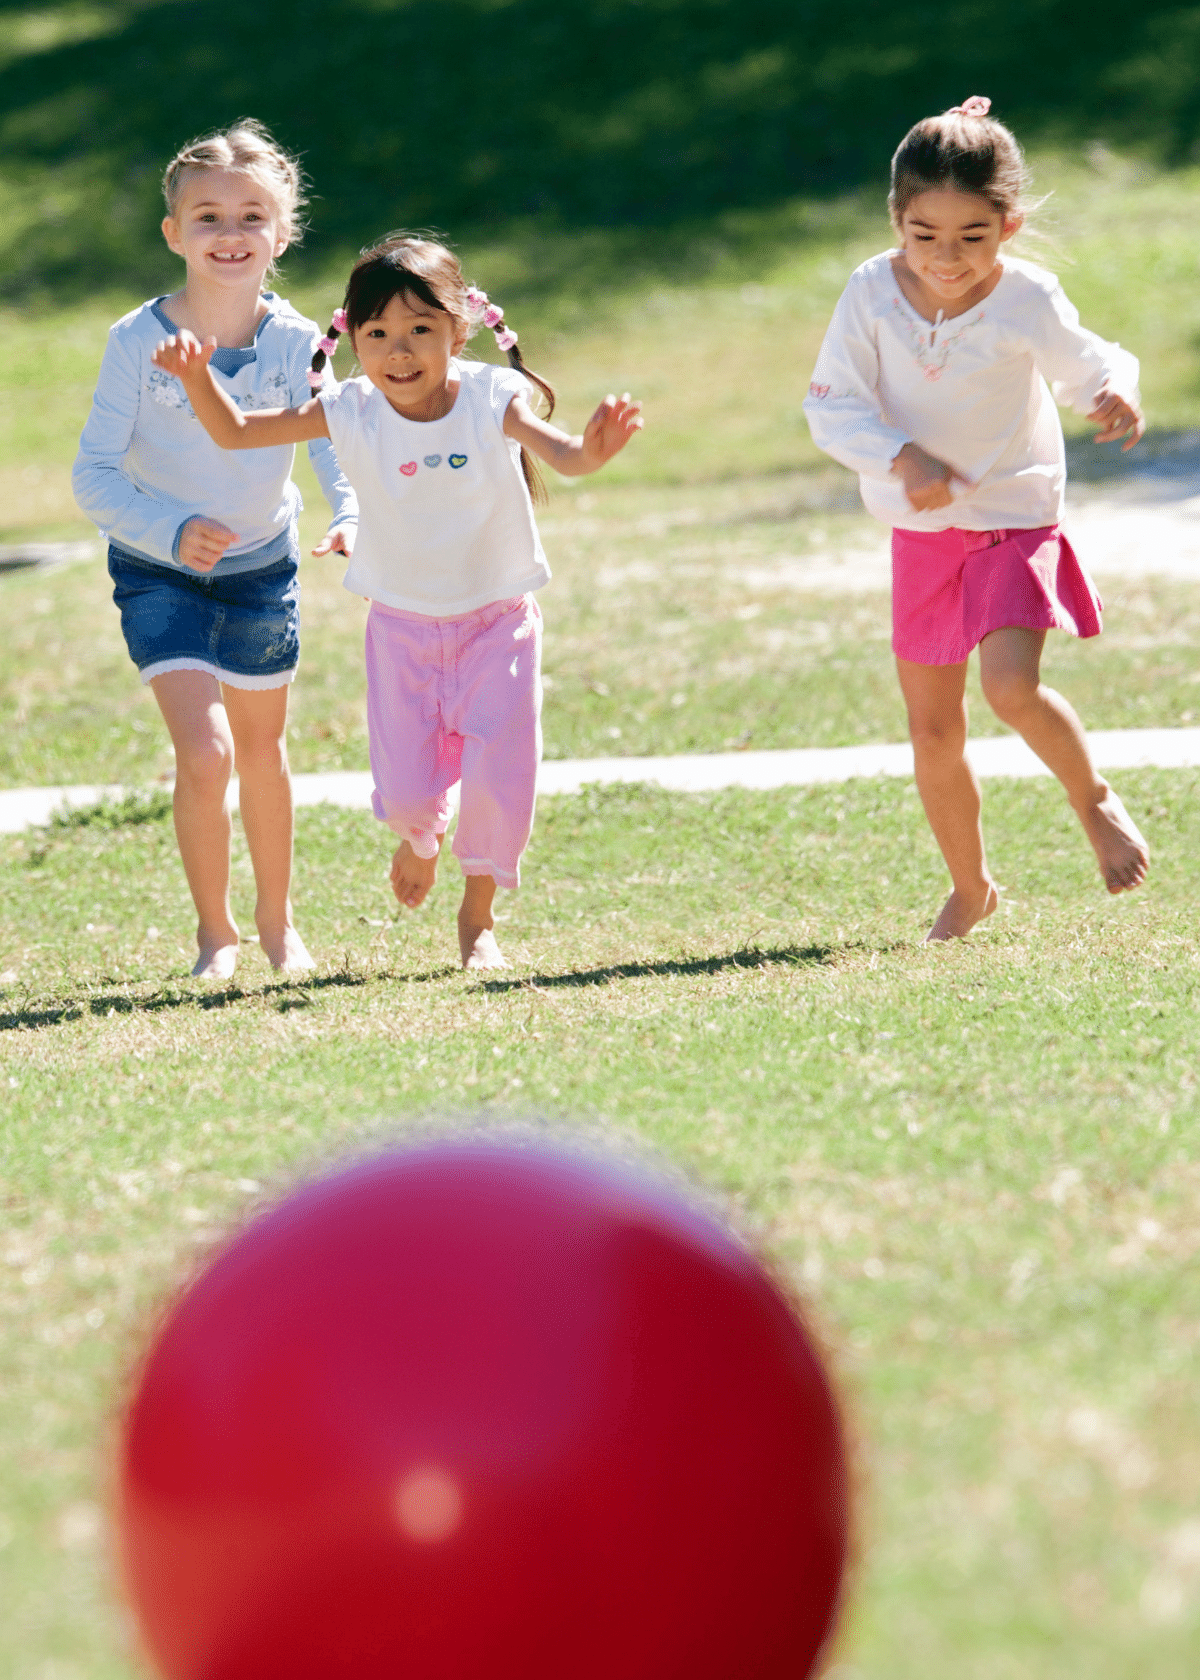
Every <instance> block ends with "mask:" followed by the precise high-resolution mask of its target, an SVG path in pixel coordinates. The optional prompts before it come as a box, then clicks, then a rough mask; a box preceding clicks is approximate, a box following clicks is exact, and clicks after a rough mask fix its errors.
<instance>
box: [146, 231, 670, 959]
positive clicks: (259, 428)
mask: <svg viewBox="0 0 1200 1680" xmlns="http://www.w3.org/2000/svg"><path fill="white" fill-rule="evenodd" d="M479 325H484V326H488V327H491V328H492V329H493V331H494V332H495V334H496V343H497V346H498V347H499V348H500V349H501V350H503V351H505V352H506V354H507V359H508V365H507V366H504V367H496V366H493V365H491V364H489V363H486V362H474V361H469V360H466V359H465V358H464V357H463V356H462V351H463V349H464V348H465V346H466V343H467V339H468V338H469V337H470V335H471V333H472V331H473V330H474V329H475V328H476V327H477V326H479ZM341 332H345V333H348V334H349V337H350V342H351V344H352V346H353V348H354V353H355V355H356V356H357V357H358V361H359V365H360V367H361V369H362V373H361V375H360V376H359V377H358V378H355V379H348V380H347V381H346V382H345V383H344V384H343V385H341V386H340V387H339V388H338V389H336V390H333V391H328V390H325V391H321V390H319V391H318V394H317V395H316V396H315V397H314V398H313V399H312V400H311V401H309V402H304V403H300V404H299V405H298V406H293V407H288V406H281V407H279V408H278V409H276V410H275V411H274V412H270V413H255V414H251V413H245V412H243V411H242V410H240V409H239V408H237V406H236V405H235V404H234V403H232V402H230V400H229V398H228V396H227V394H226V393H225V392H224V391H223V390H222V388H221V386H220V385H219V383H218V382H217V380H216V379H215V378H214V377H213V374H212V372H211V368H210V366H209V358H210V356H211V351H212V345H211V340H209V341H207V342H206V343H205V344H204V345H203V346H202V345H201V344H199V343H198V342H197V339H196V338H195V336H193V335H192V334H191V333H179V334H177V335H175V336H174V337H172V338H170V339H168V340H166V341H164V343H163V344H161V345H160V346H159V348H158V350H156V351H155V356H154V359H155V362H156V363H157V365H158V366H159V367H160V368H162V369H165V370H166V371H168V372H170V373H173V374H175V375H177V376H178V378H179V379H181V380H182V381H183V385H184V388H185V390H186V391H187V393H188V396H189V397H190V399H191V402H192V406H193V407H194V409H195V411H196V413H197V414H198V415H199V417H200V419H201V421H202V422H203V424H204V425H205V427H206V428H207V429H208V430H209V432H210V433H211V435H212V437H213V438H214V439H215V440H216V441H217V442H218V443H220V444H221V445H222V446H223V447H224V448H227V449H232V450H242V449H251V450H258V449H262V448H264V447H275V448H278V447H279V446H280V445H285V444H286V445H290V444H293V443H298V442H300V441H301V440H302V439H314V438H332V440H333V442H334V444H335V446H336V448H337V452H338V459H339V460H340V461H341V463H342V466H343V467H344V469H345V471H346V474H347V477H348V478H349V479H350V482H351V483H352V484H353V485H354V487H355V490H356V491H357V493H358V497H359V501H360V503H361V506H362V530H361V534H360V538H359V541H358V545H357V547H356V548H355V551H354V557H353V559H352V561H351V563H350V567H349V570H348V571H347V573H346V587H347V588H348V589H351V590H353V591H354V592H355V593H357V594H359V595H365V596H366V597H368V599H369V600H370V602H371V610H370V615H369V617H368V619H367V635H366V656H367V724H368V731H369V736H370V746H371V770H372V772H373V775H374V779H375V794H374V806H375V814H376V816H377V817H379V818H380V819H381V820H382V821H383V822H386V823H387V824H388V826H389V827H390V828H391V829H392V830H393V831H394V832H395V833H396V835H397V836H398V837H399V839H400V844H399V846H398V847H397V849H396V854H395V857H394V858H393V860H392V888H393V890H394V892H395V894H396V897H397V898H398V899H399V900H400V902H401V904H404V905H407V906H409V907H410V908H412V907H415V906H416V905H418V904H420V903H421V902H422V901H423V900H424V898H425V897H426V895H427V894H428V892H429V889H430V887H431V886H432V885H433V882H434V878H435V874H436V871H437V860H438V854H439V852H440V849H441V845H442V841H443V838H444V836H445V833H446V828H447V825H448V822H449V817H450V807H449V803H448V799H447V795H448V793H449V790H450V789H451V787H453V785H454V784H455V783H456V782H458V781H460V780H461V783H462V797H461V803H460V809H459V818H458V826H457V828H456V830H455V835H454V853H455V856H456V857H457V858H458V860H459V864H460V865H461V868H462V871H463V875H464V877H465V881H464V886H463V898H462V903H461V906H460V908H459V912H458V940H459V953H460V956H461V958H462V964H463V967H464V968H493V967H498V966H502V965H503V964H504V960H505V959H504V957H503V956H502V954H501V951H500V947H499V945H498V944H497V941H496V937H495V933H494V931H493V929H494V925H495V924H494V917H493V914H492V903H493V899H494V896H495V892H496V888H497V887H498V886H503V887H515V886H516V885H517V884H518V882H519V879H520V875H519V866H520V859H521V854H522V852H523V850H524V848H525V845H526V843H527V841H528V839H529V834H530V830H531V827H532V823H533V807H534V794H535V788H536V782H537V766H538V760H539V758H540V756H541V721H540V720H541V699H542V689H541V634H542V619H541V613H540V611H539V609H538V605H537V600H536V598H535V593H534V592H535V591H536V590H537V589H539V588H540V587H541V586H542V584H544V583H545V582H546V581H547V580H548V578H549V576H550V570H549V567H548V566H547V564H546V557H545V555H544V553H543V552H542V545H541V541H540V539H539V537H538V531H537V525H536V523H535V521H534V516H533V496H532V494H531V492H532V493H533V494H536V493H537V490H538V480H537V476H536V471H535V469H534V467H533V463H532V461H531V460H530V456H531V455H532V456H537V457H538V458H539V459H540V460H542V461H545V462H547V463H548V464H549V465H550V466H552V467H554V468H555V469H556V470H557V471H558V472H560V473H566V474H569V475H577V474H581V473H590V472H595V471H596V470H597V468H599V467H601V466H603V465H604V463H605V462H606V461H608V460H610V459H611V458H612V456H614V455H615V454H616V453H617V451H618V450H620V449H623V448H624V447H625V445H626V443H628V441H629V439H630V438H631V437H632V436H633V434H634V433H635V432H636V431H637V430H639V428H640V427H641V424H642V421H641V417H640V414H639V405H638V404H637V403H631V402H630V401H629V398H628V396H627V395H626V396H624V397H621V398H619V399H618V398H616V397H612V396H610V397H608V398H606V399H605V401H604V402H603V403H601V405H600V407H599V408H598V409H597V410H596V412H595V414H593V416H592V418H591V420H590V421H589V422H588V424H587V427H586V428H585V430H584V432H583V433H582V435H579V436H575V437H571V436H568V435H567V433H565V432H562V431H560V430H559V429H558V427H557V426H552V425H551V424H550V423H549V420H548V419H546V420H543V419H540V418H539V417H538V415H536V414H535V413H534V412H533V409H532V407H531V406H530V401H531V398H532V395H533V390H532V388H533V387H535V386H536V387H537V388H538V389H539V390H540V391H541V393H542V394H543V395H544V396H545V397H546V398H547V400H548V402H549V404H550V407H551V410H552V409H553V403H554V393H553V391H552V390H551V388H550V386H549V385H548V384H547V383H546V381H545V380H544V379H542V378H540V376H539V375H537V374H535V373H531V372H530V370H529V369H528V368H526V366H525V364H524V361H523V359H522V356H521V352H520V350H519V348H518V346H517V335H516V333H515V332H513V331H512V330H511V328H509V327H508V326H507V325H506V323H505V321H504V311H503V310H502V309H501V308H499V306H498V305H496V304H493V303H491V302H490V301H489V299H488V298H487V296H486V294H485V293H483V292H479V291H477V290H476V289H474V288H473V287H469V286H467V284H466V281H465V279H464V277H463V273H462V269H461V267H460V266H459V263H458V259H457V258H456V257H455V256H454V254H453V252H451V251H450V250H448V249H447V248H446V246H444V245H442V244H439V243H438V242H436V241H434V240H430V239H423V238H417V237H413V236H411V235H406V234H395V235H392V236H390V237H389V238H387V239H385V240H383V241H382V242H381V243H380V244H378V245H376V246H373V247H372V248H371V249H370V250H368V251H365V252H364V253H363V255H362V257H361V258H360V260H359V262H358V263H357V264H356V265H355V268H354V271H353V272H352V274H351V276H350V280H349V283H348V285H347V287H346V298H345V305H344V308H343V309H341V310H339V311H338V313H337V314H336V315H335V317H334V321H333V325H332V327H331V328H330V333H329V335H328V337H327V338H326V340H325V341H324V346H325V347H327V348H328V349H332V348H333V342H334V338H335V336H336V335H337V334H338V333H341ZM324 364H325V348H323V349H322V350H321V351H319V352H318V354H317V355H316V356H315V357H314V366H313V370H312V380H313V383H314V386H315V387H319V386H320V384H321V382H322V380H323V378H324Z"/></svg>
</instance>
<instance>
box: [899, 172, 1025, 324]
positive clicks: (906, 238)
mask: <svg viewBox="0 0 1200 1680" xmlns="http://www.w3.org/2000/svg"><path fill="white" fill-rule="evenodd" d="M1020 226H1021V218H1020V217H1019V216H1010V217H1005V216H1004V215H1002V213H1001V212H1000V211H999V210H996V209H994V208H993V206H992V205H991V204H990V203H989V201H988V200H987V199H986V198H983V197H980V196H979V195H977V194H975V193H965V192H959V191H958V190H957V189H956V188H954V187H936V188H931V189H930V190H929V191H928V192H923V193H919V194H918V195H917V196H916V198H913V199H910V200H909V203H908V205H907V206H906V208H905V210H904V213H903V215H902V216H901V218H900V240H901V245H902V247H903V251H904V262H905V265H906V267H907V269H908V272H909V274H910V275H911V276H912V278H913V279H914V280H915V281H916V282H917V285H918V288H919V289H921V290H922V291H923V292H924V294H925V297H926V299H927V300H928V301H930V302H932V303H933V304H935V305H936V306H938V307H941V308H944V307H945V306H946V305H947V304H963V305H966V306H968V307H969V305H970V304H971V302H972V301H973V300H974V298H975V296H976V295H977V294H978V295H983V294H985V293H986V291H987V290H988V289H990V283H991V282H992V280H993V277H994V276H995V275H996V271H997V266H998V259H999V253H1000V246H1001V244H1002V243H1003V242H1004V241H1005V240H1006V239H1011V238H1012V236H1013V235H1014V234H1015V233H1016V232H1017V231H1018V230H1019V228H1020Z"/></svg>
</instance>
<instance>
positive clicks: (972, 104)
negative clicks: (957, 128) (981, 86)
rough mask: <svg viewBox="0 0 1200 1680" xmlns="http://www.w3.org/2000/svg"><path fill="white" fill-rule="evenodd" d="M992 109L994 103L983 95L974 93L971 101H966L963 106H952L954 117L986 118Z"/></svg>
mask: <svg viewBox="0 0 1200 1680" xmlns="http://www.w3.org/2000/svg"><path fill="white" fill-rule="evenodd" d="M991 108H992V102H991V100H990V99H988V98H987V97H986V95H984V94H982V93H973V94H972V95H971V97H970V99H964V100H963V102H962V104H961V105H952V106H951V107H950V115H951V116H952V117H986V116H987V114H988V112H989V111H990V110H991Z"/></svg>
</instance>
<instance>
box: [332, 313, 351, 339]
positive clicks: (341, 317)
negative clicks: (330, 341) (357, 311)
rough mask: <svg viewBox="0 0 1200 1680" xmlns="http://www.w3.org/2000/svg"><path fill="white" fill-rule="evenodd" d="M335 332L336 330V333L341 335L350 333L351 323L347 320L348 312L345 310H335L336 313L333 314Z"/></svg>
mask: <svg viewBox="0 0 1200 1680" xmlns="http://www.w3.org/2000/svg"><path fill="white" fill-rule="evenodd" d="M333 330H334V332H339V333H344V332H349V331H350V326H349V323H348V322H347V320H346V311H345V310H344V309H335V310H334V312H333Z"/></svg>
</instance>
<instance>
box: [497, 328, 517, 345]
mask: <svg viewBox="0 0 1200 1680" xmlns="http://www.w3.org/2000/svg"><path fill="white" fill-rule="evenodd" d="M516 342H517V335H516V333H515V332H514V331H513V330H512V328H511V327H505V329H504V331H503V332H498V333H497V334H496V348H497V350H511V349H512V347H513V345H514V344H515V343H516Z"/></svg>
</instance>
